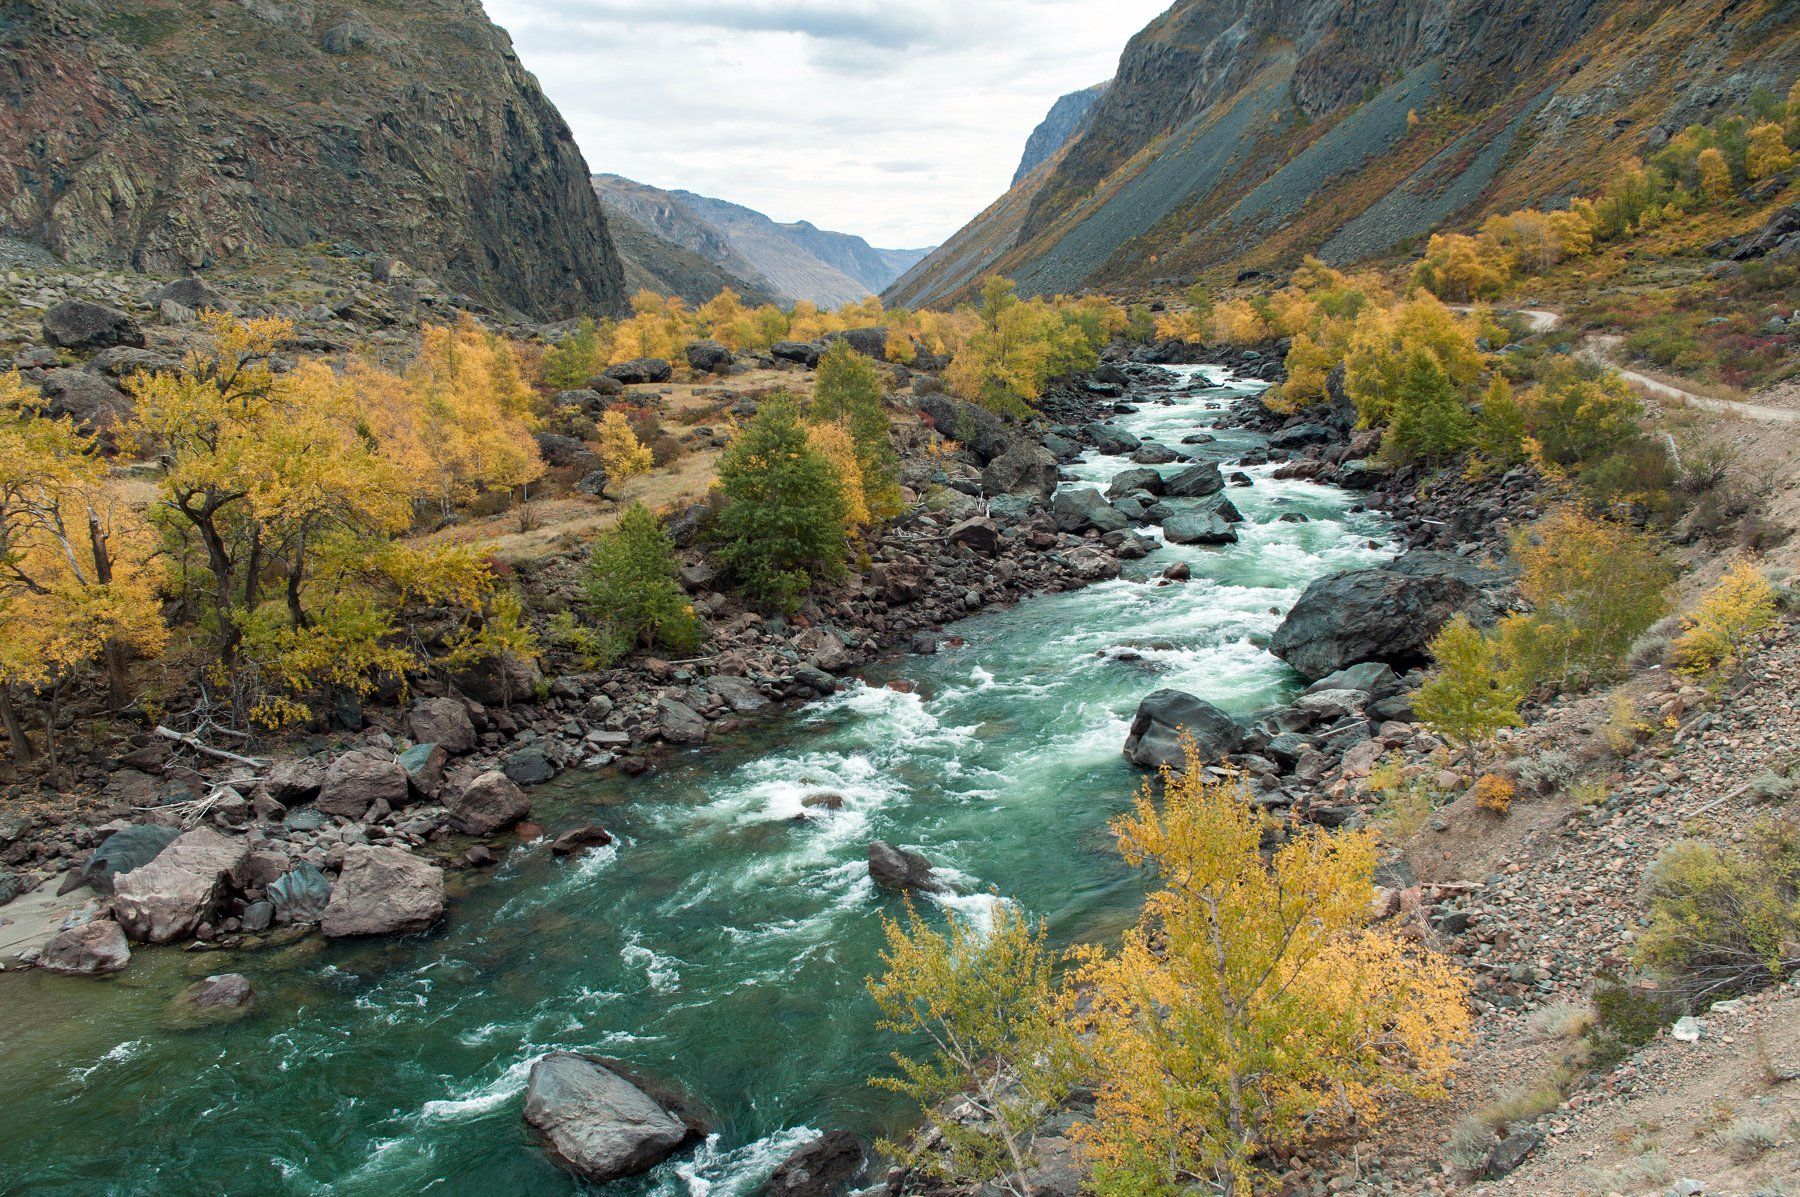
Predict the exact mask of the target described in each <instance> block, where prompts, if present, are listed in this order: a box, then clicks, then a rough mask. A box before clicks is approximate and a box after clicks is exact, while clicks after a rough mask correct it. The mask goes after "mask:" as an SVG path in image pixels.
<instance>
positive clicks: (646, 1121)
mask: <svg viewBox="0 0 1800 1197" xmlns="http://www.w3.org/2000/svg"><path fill="white" fill-rule="evenodd" d="M525 1121H526V1123H527V1124H528V1125H529V1126H530V1127H531V1128H532V1129H533V1130H535V1131H536V1132H537V1133H538V1135H539V1136H540V1137H541V1139H542V1142H543V1145H544V1150H545V1152H546V1154H548V1155H549V1156H550V1158H551V1159H552V1160H554V1161H555V1162H556V1163H557V1164H558V1165H560V1166H561V1167H563V1168H566V1169H568V1170H569V1171H570V1172H573V1173H574V1174H575V1175H576V1176H579V1177H581V1178H582V1179H583V1180H587V1181H591V1182H594V1183H596V1184H604V1183H605V1182H607V1181H611V1180H619V1179H621V1178H623V1177H627V1176H636V1175H638V1174H639V1173H641V1172H647V1171H649V1170H650V1169H651V1168H654V1167H655V1166H656V1165H658V1164H660V1163H662V1161H664V1160H666V1159H668V1158H669V1157H670V1156H671V1155H673V1154H675V1152H676V1151H677V1150H678V1149H679V1148H680V1147H681V1146H682V1145H683V1144H684V1143H686V1142H687V1141H688V1139H689V1137H690V1136H691V1135H692V1134H693V1131H692V1129H691V1128H690V1127H689V1126H688V1125H687V1123H685V1122H683V1121H682V1120H681V1119H680V1118H678V1117H676V1116H675V1115H674V1114H673V1113H671V1112H670V1111H669V1110H667V1109H665V1108H664V1107H663V1106H662V1105H661V1104H660V1103H658V1102H657V1100H656V1099H655V1098H653V1097H651V1096H650V1095H649V1094H648V1093H646V1092H644V1091H643V1090H642V1089H640V1088H638V1086H636V1085H634V1084H632V1083H631V1082H630V1081H629V1080H626V1079H625V1078H624V1077H623V1076H620V1075H619V1074H618V1073H617V1072H614V1071H613V1070H612V1069H611V1068H608V1067H607V1066H606V1065H605V1064H603V1063H601V1062H600V1061H599V1060H596V1059H594V1058H592V1057H590V1056H583V1055H578V1054H577V1053H575V1052H551V1053H550V1054H549V1055H546V1056H544V1057H543V1058H541V1059H539V1060H538V1061H537V1063H535V1064H533V1065H532V1066H531V1076H530V1079H529V1080H527V1081H526V1083H525Z"/></svg>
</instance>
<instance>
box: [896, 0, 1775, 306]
mask: <svg viewBox="0 0 1800 1197" xmlns="http://www.w3.org/2000/svg"><path fill="white" fill-rule="evenodd" d="M1796 68H1800V22H1796V21H1795V20H1794V7H1793V5H1792V4H1791V3H1779V2H1774V0H1768V2H1751V3H1734V2H1732V0H1712V2H1708V3H1700V4H1692V3H1690V4H1681V3H1674V2H1673V0H1615V2H1612V3H1603V2H1601V0H1446V2H1445V3H1443V4H1435V5H1420V4H1416V3H1410V2H1408V0H1178V2H1177V3H1176V4H1175V5H1174V6H1173V7H1171V8H1170V9H1169V10H1168V11H1167V12H1166V13H1164V14H1163V15H1162V16H1161V17H1159V18H1157V20H1155V21H1154V22H1152V23H1151V24H1150V25H1149V26H1148V27H1146V28H1145V29H1143V30H1142V31H1141V32H1139V33H1138V34H1137V35H1136V36H1135V37H1133V38H1132V39H1131V41H1130V43H1129V44H1128V45H1127V47H1126V49H1125V52H1124V54H1123V56H1122V57H1121V59H1120V63H1119V70H1118V74H1117V75H1116V77H1115V78H1114V80H1113V82H1112V85H1111V87H1110V88H1109V89H1108V90H1107V92H1106V94H1105V96H1104V97H1102V98H1101V99H1100V101H1099V102H1098V103H1097V104H1095V105H1094V107H1093V110H1092V112H1091V113H1090V114H1089V115H1088V117H1087V118H1086V120H1085V123H1084V124H1083V126H1082V128H1081V129H1080V130H1079V132H1078V133H1077V134H1076V136H1075V137H1074V138H1073V139H1072V140H1071V141H1070V142H1069V143H1068V144H1067V145H1066V146H1065V147H1064V149H1063V150H1062V151H1061V157H1060V159H1059V160H1054V161H1053V163H1052V164H1050V165H1047V166H1044V167H1040V168H1039V169H1038V170H1037V171H1035V172H1029V173H1028V174H1027V175H1025V176H1024V177H1022V178H1021V179H1019V180H1018V181H1017V183H1016V185H1015V187H1014V188H1013V190H1012V191H1011V192H1009V193H1008V194H1007V195H1006V196H1005V197H1002V199H1001V200H999V201H997V202H996V203H995V204H994V205H992V206H991V207H990V208H989V209H988V210H987V211H986V212H984V213H982V214H981V215H980V216H978V217H977V218H976V219H975V220H974V221H972V222H971V223H970V225H969V226H967V227H966V228H964V229H963V230H962V231H961V232H959V233H958V234H957V235H956V237H954V238H952V239H951V240H950V241H949V242H947V243H946V244H945V245H944V246H943V247H942V248H940V249H939V250H938V251H937V252H936V253H934V254H933V255H932V257H931V258H930V259H927V260H926V261H925V262H924V263H922V264H921V265H920V266H919V267H917V268H915V269H914V270H912V271H910V272H909V273H908V274H907V276H906V277H904V278H903V279H901V280H900V281H899V282H898V283H897V284H895V286H894V287H892V288H890V289H889V291H888V292H887V298H889V299H890V300H891V301H893V302H897V303H912V304H918V303H944V302H948V301H951V300H954V299H956V298H960V297H962V296H965V295H967V294H968V293H969V291H970V290H971V289H972V287H973V286H974V285H975V284H976V283H977V282H978V281H979V279H980V278H981V276H983V275H984V274H986V273H989V272H993V271H1000V272H1004V273H1007V274H1010V275H1012V276H1013V277H1015V278H1016V279H1017V280H1018V281H1019V283H1020V285H1021V287H1022V288H1023V289H1025V290H1027V291H1029V292H1036V293H1047V292H1054V291H1071V290H1077V289H1080V288H1082V287H1092V286H1101V287H1113V288H1120V287H1133V286H1141V285H1144V284H1158V285H1161V284H1170V283H1185V282H1190V281H1192V280H1194V279H1196V278H1209V279H1218V280H1224V281H1229V278H1230V276H1231V275H1232V274H1233V273H1235V272H1236V271H1237V270H1239V269H1243V268H1274V269H1280V268H1281V267H1283V266H1286V265H1290V264H1292V263H1294V262H1295V261H1297V259H1298V258H1299V256H1300V255H1301V254H1303V253H1307V252H1316V251H1318V250H1320V249H1321V248H1322V247H1323V248H1324V249H1325V250H1326V256H1328V257H1330V258H1333V259H1334V260H1338V261H1351V260H1355V259H1356V258H1359V257H1365V256H1369V255H1371V254H1376V253H1380V252H1382V251H1385V250H1388V249H1390V248H1391V247H1393V246H1395V245H1396V244H1397V243H1400V242H1402V241H1405V240H1406V239H1408V238H1415V237H1418V236H1420V235H1422V234H1424V233H1426V232H1428V231H1430V230H1431V229H1434V228H1438V227H1443V226H1446V225H1453V224H1456V223H1459V222H1466V221H1470V220H1473V219H1476V218H1478V217H1479V216H1481V215H1483V214H1485V213H1486V212H1488V211H1491V210H1493V209H1494V208H1496V207H1501V206H1516V205H1518V204H1521V203H1536V202H1555V201H1557V200H1559V199H1566V198H1567V197H1568V195H1570V194H1572V193H1574V192H1576V191H1580V190H1591V189H1593V188H1594V187H1596V186H1597V185H1598V184H1599V183H1600V181H1602V180H1603V179H1604V178H1605V177H1606V176H1607V175H1608V174H1609V173H1610V172H1612V171H1614V170H1616V169H1618V168H1619V167H1620V166H1621V165H1622V164H1623V162H1624V160H1625V159H1627V158H1628V157H1630V156H1631V155H1633V154H1635V153H1638V152H1640V151H1641V150H1642V148H1643V145H1644V139H1645V136H1646V134H1648V133H1649V132H1650V131H1651V130H1652V129H1653V128H1655V127H1658V126H1672V127H1677V128H1678V127H1680V125H1681V124H1683V123H1686V122H1687V121H1688V120H1692V119H1696V117H1697V116H1703V114H1704V113H1705V111H1706V110H1707V109H1708V107H1709V106H1711V105H1714V104H1717V103H1719V102H1721V101H1727V100H1731V101H1742V100H1743V99H1745V98H1746V97H1747V96H1748V95H1749V94H1750V92H1751V91H1752V90H1753V89H1754V88H1756V87H1758V86H1766V87H1770V88H1771V89H1772V90H1777V91H1785V89H1786V86H1787V81H1788V80H1790V79H1791V78H1792V76H1793V73H1794V71H1795V70H1796Z"/></svg>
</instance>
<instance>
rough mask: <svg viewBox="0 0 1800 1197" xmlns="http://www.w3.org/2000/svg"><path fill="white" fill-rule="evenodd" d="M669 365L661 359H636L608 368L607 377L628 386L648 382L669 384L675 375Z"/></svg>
mask: <svg viewBox="0 0 1800 1197" xmlns="http://www.w3.org/2000/svg"><path fill="white" fill-rule="evenodd" d="M673 372H674V371H673V369H672V368H671V367H670V365H669V363H668V362H666V361H664V360H663V359H662V358H660V357H634V358H632V359H631V360H630V361H628V362H620V363H619V364H618V365H616V366H608V367H607V368H606V371H605V373H606V376H607V377H608V378H611V379H613V380H614V381H617V382H622V383H624V384H625V385H627V386H632V385H635V384H639V383H648V382H667V381H669V375H670V374H671V373H673Z"/></svg>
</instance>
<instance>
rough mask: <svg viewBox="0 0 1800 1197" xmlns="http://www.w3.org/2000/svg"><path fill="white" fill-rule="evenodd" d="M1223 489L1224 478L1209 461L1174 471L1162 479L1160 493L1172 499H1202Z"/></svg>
mask: <svg viewBox="0 0 1800 1197" xmlns="http://www.w3.org/2000/svg"><path fill="white" fill-rule="evenodd" d="M1224 489H1225V476H1224V475H1223V474H1221V473H1220V472H1219V467H1218V466H1217V465H1215V464H1213V463H1212V462H1210V461H1202V462H1197V463H1196V464H1194V465H1191V466H1185V467H1183V468H1182V469H1179V470H1176V471H1175V472H1174V473H1173V474H1170V475H1169V476H1168V477H1166V478H1164V479H1163V489H1162V493H1163V494H1165V495H1168V496H1169V497H1170V498H1173V499H1203V498H1205V497H1206V496H1207V495H1216V494H1218V493H1219V492H1220V491H1222V490H1224Z"/></svg>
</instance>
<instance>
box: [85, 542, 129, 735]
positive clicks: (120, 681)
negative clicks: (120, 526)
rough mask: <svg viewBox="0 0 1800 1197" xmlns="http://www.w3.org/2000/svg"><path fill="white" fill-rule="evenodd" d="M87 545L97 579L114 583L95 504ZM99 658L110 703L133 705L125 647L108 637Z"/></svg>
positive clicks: (117, 706) (121, 706) (116, 706)
mask: <svg viewBox="0 0 1800 1197" xmlns="http://www.w3.org/2000/svg"><path fill="white" fill-rule="evenodd" d="M87 518H88V544H89V545H90V546H91V547H92V548H93V550H94V580H95V581H96V582H98V583H99V584H100V585H102V586H108V585H111V584H112V580H113V568H112V553H111V552H110V551H109V550H108V549H107V547H106V529H104V528H102V527H101V526H100V517H99V515H97V514H96V513H95V512H94V509H93V508H92V507H90V508H88V513H87ZM100 657H101V660H102V661H103V662H105V665H106V693H107V705H108V706H110V707H111V708H112V709H113V710H115V711H122V710H124V709H125V708H126V707H128V706H130V705H131V680H130V678H128V677H127V676H126V674H125V646H124V645H122V644H120V643H119V642H118V640H117V639H113V638H108V639H107V641H106V643H105V644H103V645H102V646H101V649H100Z"/></svg>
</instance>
